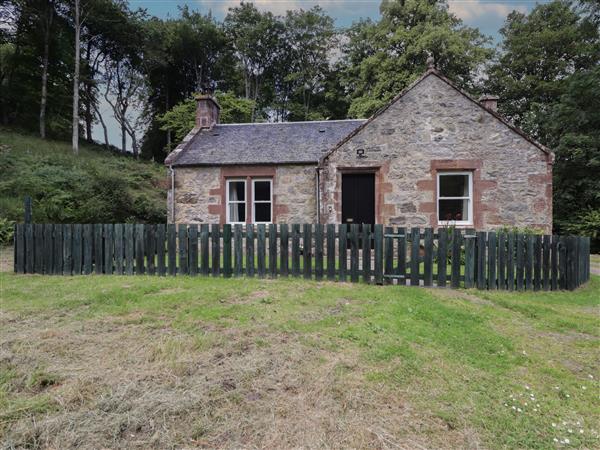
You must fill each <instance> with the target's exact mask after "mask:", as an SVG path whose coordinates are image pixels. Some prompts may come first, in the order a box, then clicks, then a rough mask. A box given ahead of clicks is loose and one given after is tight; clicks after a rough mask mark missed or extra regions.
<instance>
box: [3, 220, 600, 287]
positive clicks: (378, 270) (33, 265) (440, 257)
mask: <svg viewBox="0 0 600 450" xmlns="http://www.w3.org/2000/svg"><path fill="white" fill-rule="evenodd" d="M589 253H590V239H589V238H587V237H578V236H541V235H532V234H520V233H502V232H496V231H489V232H485V231H477V232H476V231H475V230H459V229H443V228H440V229H439V230H437V231H435V230H433V229H432V228H425V229H419V228H411V229H405V228H393V227H384V226H383V225H375V226H374V227H373V228H371V227H370V226H369V225H362V226H359V225H357V224H352V225H350V226H347V225H343V224H342V225H321V224H318V225H311V224H303V225H299V224H292V225H287V224H281V225H275V224H269V225H254V226H253V225H247V226H242V225H233V226H232V225H217V224H213V225H207V224H202V225H196V224H193V225H186V224H178V225H174V224H169V225H165V224H159V225H152V224H60V225H58V224H57V225H54V224H30V223H25V224H17V225H16V229H15V259H14V268H15V272H17V273H38V274H62V275H79V274H85V275H87V274H92V273H95V274H117V275H134V274H137V275H142V274H147V275H161V276H162V275H192V276H193V275H210V276H213V277H218V276H223V277H226V278H227V277H232V276H233V277H239V276H244V275H245V276H248V277H253V276H258V277H267V276H268V277H278V276H280V277H287V276H293V277H303V278H305V279H312V278H314V279H316V280H322V279H327V280H331V281H351V282H358V281H361V280H362V281H363V282H367V283H376V284H409V285H411V286H437V287H446V286H450V287H452V288H459V287H465V288H474V287H475V288H478V289H505V290H557V289H569V290H572V289H575V288H577V287H578V286H580V285H581V284H583V283H585V282H586V281H588V280H589V274H590V266H589Z"/></svg>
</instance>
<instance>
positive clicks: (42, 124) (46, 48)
mask: <svg viewBox="0 0 600 450" xmlns="http://www.w3.org/2000/svg"><path fill="white" fill-rule="evenodd" d="M53 14H54V10H53V6H52V4H51V3H49V4H48V5H47V15H46V17H45V23H44V56H43V59H42V98H41V99H40V137H41V138H42V139H46V103H47V101H48V59H49V54H50V27H51V25H52V16H53Z"/></svg>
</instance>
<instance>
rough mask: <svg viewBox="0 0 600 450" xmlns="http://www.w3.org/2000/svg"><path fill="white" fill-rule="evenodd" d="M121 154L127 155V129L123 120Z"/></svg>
mask: <svg viewBox="0 0 600 450" xmlns="http://www.w3.org/2000/svg"><path fill="white" fill-rule="evenodd" d="M121 153H123V154H125V153H127V128H125V121H123V120H121Z"/></svg>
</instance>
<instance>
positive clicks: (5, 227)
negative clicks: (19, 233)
mask: <svg viewBox="0 0 600 450" xmlns="http://www.w3.org/2000/svg"><path fill="white" fill-rule="evenodd" d="M14 234H15V222H14V221H12V220H8V219H7V218H5V217H0V245H8V244H11V243H12V241H13V237H14Z"/></svg>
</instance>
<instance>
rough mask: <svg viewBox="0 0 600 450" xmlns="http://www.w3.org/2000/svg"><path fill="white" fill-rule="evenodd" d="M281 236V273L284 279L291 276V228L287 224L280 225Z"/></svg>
mask: <svg viewBox="0 0 600 450" xmlns="http://www.w3.org/2000/svg"><path fill="white" fill-rule="evenodd" d="M279 231H280V236H279V247H280V250H279V273H280V274H281V276H283V277H287V276H288V275H289V265H290V259H289V253H290V252H289V236H290V235H289V226H288V224H287V223H282V224H281V225H280V229H279Z"/></svg>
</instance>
